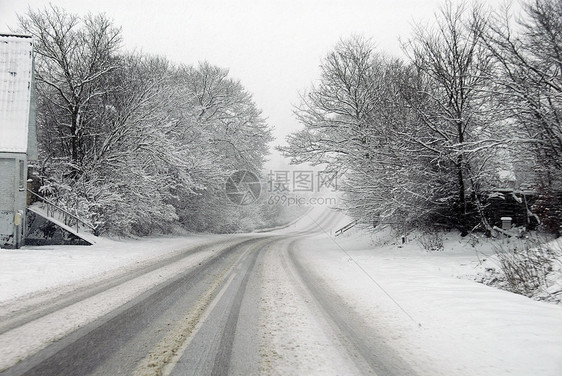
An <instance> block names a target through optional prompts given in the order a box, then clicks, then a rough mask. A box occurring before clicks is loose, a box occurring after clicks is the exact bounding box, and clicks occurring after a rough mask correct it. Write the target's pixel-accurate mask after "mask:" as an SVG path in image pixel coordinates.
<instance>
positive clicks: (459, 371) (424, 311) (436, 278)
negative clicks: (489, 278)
mask: <svg viewBox="0 0 562 376" xmlns="http://www.w3.org/2000/svg"><path fill="white" fill-rule="evenodd" d="M368 240H369V237H368V236H360V235H359V234H358V232H354V235H348V236H347V237H342V238H333V237H332V238H330V237H327V236H318V237H314V238H309V239H305V240H303V241H301V242H299V243H298V245H297V247H298V249H299V251H298V252H297V254H298V255H299V257H300V258H301V259H302V260H304V261H305V262H306V264H307V266H308V268H309V269H310V270H312V271H313V272H314V273H317V274H318V275H320V276H322V278H324V279H326V280H327V281H329V283H330V284H331V286H333V288H334V290H335V291H336V292H337V293H338V294H340V295H341V296H343V297H344V299H345V300H346V302H347V303H348V304H350V305H352V306H353V307H354V308H355V309H356V310H357V311H358V312H361V315H363V316H364V317H366V318H368V322H370V323H371V325H372V327H373V329H374V330H375V332H376V333H380V334H381V335H382V336H384V337H385V339H386V340H387V341H388V344H389V345H390V346H392V347H393V348H395V349H396V350H398V351H399V352H400V353H401V354H402V356H403V358H404V359H408V360H409V361H410V362H411V366H412V367H413V368H414V369H416V370H417V371H418V372H419V374H421V375H467V376H468V375H553V376H554V375H560V374H562V331H561V330H560V328H562V307H560V306H557V305H553V304H547V303H543V302H537V301H533V300H531V299H528V298H526V297H523V296H520V295H515V294H512V293H509V292H506V291H502V290H498V289H495V288H492V287H488V286H485V285H482V284H478V283H476V282H473V281H471V280H467V279H461V278H459V276H466V275H468V274H476V273H477V268H476V266H477V265H478V258H477V256H476V253H475V252H474V250H473V249H471V247H470V246H469V245H467V244H466V243H465V242H464V241H460V240H459V239H458V238H451V239H449V240H447V241H446V244H445V246H446V247H445V251H444V252H435V253H427V252H425V251H422V250H421V249H420V246H419V245H417V244H416V243H414V242H412V243H409V244H407V245H405V246H404V247H403V248H398V247H397V246H395V245H380V246H377V247H376V248H375V247H373V245H371V244H369V241H368ZM381 288H382V289H381Z"/></svg>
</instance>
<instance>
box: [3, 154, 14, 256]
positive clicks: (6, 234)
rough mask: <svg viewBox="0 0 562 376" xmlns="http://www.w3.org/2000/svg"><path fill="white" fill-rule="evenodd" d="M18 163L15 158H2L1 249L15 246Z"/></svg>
mask: <svg viewBox="0 0 562 376" xmlns="http://www.w3.org/2000/svg"><path fill="white" fill-rule="evenodd" d="M16 163H17V160H16V159H14V158H0V247H2V246H13V245H14V239H13V235H14V209H15V205H16V197H15V195H16V189H15V188H16V180H15V178H16Z"/></svg>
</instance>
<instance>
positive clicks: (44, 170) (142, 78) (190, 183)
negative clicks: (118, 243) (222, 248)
mask: <svg viewBox="0 0 562 376" xmlns="http://www.w3.org/2000/svg"><path fill="white" fill-rule="evenodd" d="M19 23H20V28H21V31H23V32H26V33H29V34H31V35H32V36H33V37H34V52H35V82H36V94H37V126H38V140H39V150H40V166H39V175H40V178H41V188H40V190H41V193H43V194H44V195H47V196H49V197H50V198H51V199H54V200H56V201H57V202H58V204H59V205H61V206H63V207H65V208H67V209H68V210H70V211H71V212H75V213H76V214H78V215H80V216H81V217H83V218H85V219H87V220H89V221H90V222H92V223H93V224H94V223H95V224H97V225H98V226H100V230H101V231H106V232H109V233H115V234H135V235H146V234H149V233H151V232H153V231H155V230H156V231H165V230H169V229H170V228H171V227H174V226H178V225H179V226H181V227H182V228H186V229H188V230H197V231H199V230H205V231H226V232H228V231H237V230H240V229H246V230H247V229H250V228H252V227H253V226H256V225H258V224H259V222H260V217H261V215H260V213H261V211H262V210H261V209H260V208H259V207H255V206H247V207H238V206H235V205H229V202H228V201H227V200H226V197H225V194H224V182H225V179H226V177H227V176H228V175H229V174H230V173H232V172H233V171H236V170H239V169H244V170H249V171H252V172H254V173H256V174H259V173H260V171H261V170H262V165H263V163H264V158H265V156H266V155H267V153H268V143H269V142H271V141H272V135H271V130H270V128H269V127H268V125H267V124H266V122H265V120H264V118H263V117H262V115H261V112H260V110H259V109H258V108H257V107H256V105H255V103H254V102H253V99H252V96H251V94H250V93H249V92H248V91H247V90H246V89H244V87H243V86H242V85H241V84H240V82H238V81H236V80H233V79H232V78H229V77H228V71H227V70H225V69H222V68H219V67H216V66H213V65H211V64H209V63H206V62H204V63H200V64H199V65H197V66H186V65H176V64H172V63H171V62H169V61H167V60H166V59H165V58H162V57H158V56H150V55H146V54H140V53H127V52H125V51H123V49H122V36H121V30H120V28H118V27H116V26H115V25H114V24H113V23H112V21H111V20H109V19H108V18H107V17H106V16H105V15H102V14H98V15H92V14H88V15H85V16H79V15H75V14H70V13H68V12H66V11H65V10H63V9H60V8H57V7H55V6H50V7H48V8H45V9H43V10H38V11H34V10H29V11H28V13H27V14H25V15H23V16H20V17H19Z"/></svg>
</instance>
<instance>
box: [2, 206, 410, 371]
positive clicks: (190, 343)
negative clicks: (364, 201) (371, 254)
mask: <svg viewBox="0 0 562 376" xmlns="http://www.w3.org/2000/svg"><path fill="white" fill-rule="evenodd" d="M335 218H336V215H335V214H330V215H327V216H325V217H324V218H322V219H320V220H312V221H311V222H310V224H309V226H308V227H306V228H300V229H297V228H295V229H294V231H293V232H292V233H291V229H288V230H287V231H285V232H284V233H283V234H274V233H272V234H267V233H266V234H256V235H248V236H246V237H239V238H233V239H229V240H223V241H219V242H215V243H213V244H208V245H203V246H199V247H196V248H193V249H189V250H185V252H182V253H180V254H178V255H176V256H174V257H171V258H168V259H166V260H161V261H159V262H158V263H155V264H153V265H150V266H148V267H145V268H143V269H140V270H137V271H136V272H134V273H130V274H128V275H126V276H120V277H118V278H112V279H111V280H109V281H104V282H103V283H99V284H96V285H94V286H90V287H88V288H84V289H82V290H79V291H77V292H74V293H73V294H66V295H62V296H60V297H58V298H57V299H54V300H53V301H50V302H48V304H46V303H45V302H43V304H40V305H36V306H32V307H28V309H26V310H25V311H22V312H16V313H15V314H14V315H13V316H11V317H5V318H2V319H3V320H2V324H0V340H1V339H2V336H9V335H13V334H14V333H16V332H17V331H18V330H23V328H25V327H30V326H31V325H38V327H39V328H40V323H41V322H42V321H41V320H47V319H48V318H50V317H58V316H56V315H57V314H60V315H62V312H64V310H68V309H70V308H72V307H74V306H80V305H81V304H85V303H84V302H86V301H88V300H89V299H93V298H94V297H100V296H101V295H100V294H105V293H107V292H108V291H112V289H118V288H119V287H120V286H123V285H125V284H137V285H138V284H140V281H141V279H140V278H143V277H145V276H148V275H149V274H150V273H160V270H164V269H162V268H168V269H170V270H172V269H173V268H174V267H176V269H173V270H177V272H174V273H172V274H171V275H170V276H168V277H166V278H164V280H163V281H162V282H160V283H158V284H156V285H155V286H152V287H150V288H148V289H147V290H146V291H142V292H141V293H140V294H138V295H136V296H135V297H134V298H133V299H132V300H129V301H127V302H126V303H124V304H121V305H120V306H118V307H117V308H115V309H112V310H111V311H110V312H108V313H106V314H103V315H102V316H101V317H99V318H97V319H95V320H91V321H90V322H88V323H87V324H85V325H83V326H80V327H79V328H77V329H76V330H72V331H70V333H68V334H65V335H64V336H63V338H60V339H58V340H56V341H54V342H53V343H51V344H49V345H48V346H46V347H43V348H42V349H41V350H40V351H38V352H36V353H35V354H33V355H31V356H28V357H27V358H25V359H23V360H21V361H19V362H17V363H16V364H14V365H11V366H10V368H7V369H4V370H3V372H0V374H1V375H42V376H45V375H258V374H265V375H269V374H275V375H284V374H313V373H315V374H346V375H351V374H373V375H406V374H407V375H413V374H415V372H414V371H413V370H412V369H410V368H409V367H408V366H407V363H406V362H405V361H404V360H403V359H401V358H400V357H399V356H398V355H397V354H396V353H395V352H394V351H393V350H392V349H390V348H388V347H386V346H385V344H384V342H383V341H381V340H378V339H377V335H376V333H373V332H372V329H370V326H369V325H368V323H366V322H365V321H364V319H363V318H362V317H361V313H360V312H356V311H354V310H353V309H351V308H349V307H348V306H347V305H346V303H345V301H343V300H342V299H343V298H341V297H340V296H339V295H338V294H337V291H333V290H332V288H331V286H330V281H327V280H325V279H323V276H322V275H318V274H315V273H314V272H312V271H311V269H308V268H307V262H309V261H307V260H303V259H302V258H301V257H299V248H298V239H299V238H301V237H303V236H307V235H309V234H311V233H313V232H321V233H322V232H324V233H328V232H329V231H330V230H333V229H332V228H331V226H332V225H333V223H334V221H335ZM198 255H201V261H199V262H196V263H195V264H193V263H192V264H186V265H188V266H186V267H182V265H183V264H182V262H186V260H187V259H188V258H190V257H191V258H193V257H197V256H198ZM202 255H207V256H206V257H202ZM137 281H138V282H137ZM61 317H64V316H61ZM58 319H59V320H61V319H60V318H58ZM28 332H29V331H28ZM24 333H25V332H24ZM20 340H21V341H22V343H23V342H26V341H31V340H32V339H31V338H22V337H20ZM14 342H15V343H14V344H13V345H14V346H18V345H19V344H18V340H16V341H14ZM307 367H309V368H307Z"/></svg>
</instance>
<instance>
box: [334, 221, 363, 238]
mask: <svg viewBox="0 0 562 376" xmlns="http://www.w3.org/2000/svg"><path fill="white" fill-rule="evenodd" d="M357 223H358V221H357V220H355V221H353V222H351V223H348V224H347V225H345V226H343V227H342V228H340V229H339V230H336V236H338V235H341V234H343V233H344V232H346V231H347V230H350V229H351V228H353V227H355V225H356V224H357Z"/></svg>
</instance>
